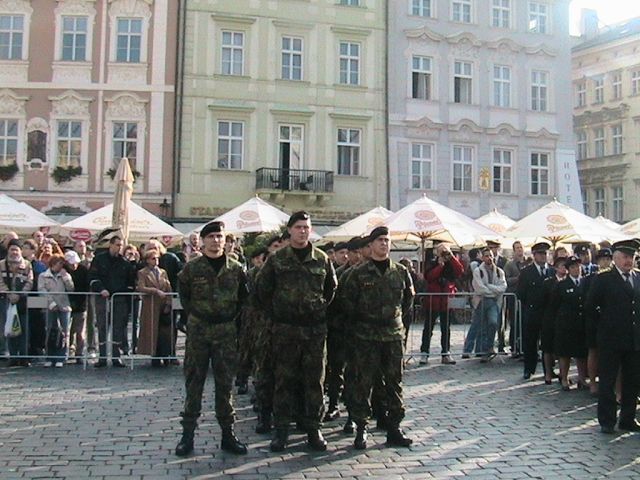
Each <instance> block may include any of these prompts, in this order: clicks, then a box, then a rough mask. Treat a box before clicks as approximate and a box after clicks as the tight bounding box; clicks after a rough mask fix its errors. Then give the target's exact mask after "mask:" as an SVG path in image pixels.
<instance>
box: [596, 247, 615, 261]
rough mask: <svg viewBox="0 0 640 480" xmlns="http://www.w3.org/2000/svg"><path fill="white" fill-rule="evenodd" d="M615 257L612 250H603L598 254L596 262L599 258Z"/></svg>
mask: <svg viewBox="0 0 640 480" xmlns="http://www.w3.org/2000/svg"><path fill="white" fill-rule="evenodd" d="M611 257H613V252H612V251H611V249H610V248H601V249H600V250H598V251H597V252H596V260H597V259H598V258H611Z"/></svg>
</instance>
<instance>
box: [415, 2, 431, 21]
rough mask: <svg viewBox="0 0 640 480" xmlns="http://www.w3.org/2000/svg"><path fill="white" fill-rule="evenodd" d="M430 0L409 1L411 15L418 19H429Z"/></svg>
mask: <svg viewBox="0 0 640 480" xmlns="http://www.w3.org/2000/svg"><path fill="white" fill-rule="evenodd" d="M431 2H432V0H411V14H412V15H417V16H419V17H431V15H432V13H431Z"/></svg>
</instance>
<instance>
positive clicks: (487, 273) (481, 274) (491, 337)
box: [463, 247, 507, 360]
mask: <svg viewBox="0 0 640 480" xmlns="http://www.w3.org/2000/svg"><path fill="white" fill-rule="evenodd" d="M481 253H482V263H481V264H480V265H479V266H478V268H476V269H475V270H474V271H473V282H472V284H473V290H474V292H475V293H476V296H475V297H474V303H475V304H476V309H475V312H474V316H473V322H472V324H471V328H469V332H468V334H467V338H466V340H465V343H464V348H463V352H464V354H465V355H468V354H469V353H470V352H471V350H472V349H473V346H474V344H475V347H476V348H475V350H476V352H478V353H482V354H483V355H484V356H485V357H484V359H485V360H486V359H488V358H490V357H493V356H494V355H495V350H494V343H495V336H496V331H497V329H498V320H499V318H500V306H501V305H502V296H503V294H504V292H505V291H506V289H507V282H506V279H505V275H504V271H503V270H502V269H501V268H499V267H498V266H496V265H495V263H494V258H493V253H492V252H491V250H490V249H489V248H488V247H486V248H483V249H482V252H481Z"/></svg>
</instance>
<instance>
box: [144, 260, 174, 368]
mask: <svg viewBox="0 0 640 480" xmlns="http://www.w3.org/2000/svg"><path fill="white" fill-rule="evenodd" d="M159 270H160V275H159V278H158V279H156V276H155V275H154V273H153V271H152V270H151V269H150V268H149V267H145V268H143V269H142V270H140V271H139V272H138V282H137V290H138V291H139V292H142V293H146V294H147V295H145V296H144V297H143V298H142V313H141V314H140V335H139V336H138V350H137V353H140V354H142V355H156V348H157V345H158V338H160V339H161V341H162V342H169V344H168V345H167V347H169V345H170V342H171V326H170V325H168V326H161V325H160V313H161V312H162V309H163V308H168V307H170V306H171V296H166V297H161V296H159V295H158V294H157V292H156V289H157V290H161V291H163V292H167V293H171V283H169V277H168V276H167V272H166V271H164V270H163V269H161V268H160V269H159ZM165 305H167V306H168V307H165ZM167 347H165V348H167ZM169 348H170V347H169Z"/></svg>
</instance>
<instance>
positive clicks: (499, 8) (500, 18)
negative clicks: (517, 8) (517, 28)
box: [491, 0, 511, 28]
mask: <svg viewBox="0 0 640 480" xmlns="http://www.w3.org/2000/svg"><path fill="white" fill-rule="evenodd" d="M491 25H492V26H493V27H497V28H509V27H511V0H493V1H492V5H491Z"/></svg>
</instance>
